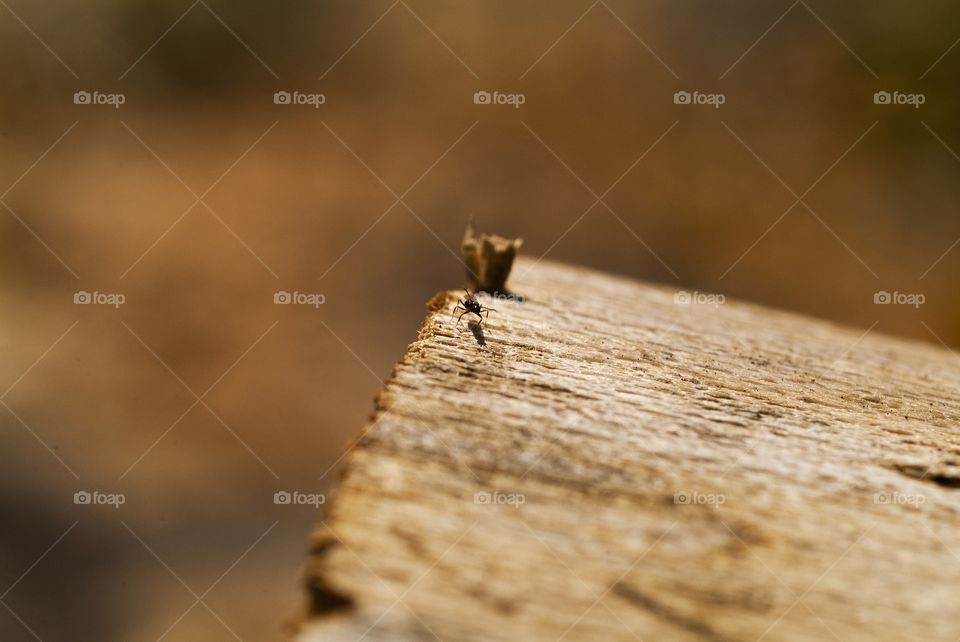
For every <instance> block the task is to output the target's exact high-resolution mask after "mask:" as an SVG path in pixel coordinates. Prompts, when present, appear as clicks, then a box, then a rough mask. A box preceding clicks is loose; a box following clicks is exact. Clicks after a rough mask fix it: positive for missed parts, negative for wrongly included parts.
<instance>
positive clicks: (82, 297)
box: [73, 290, 127, 308]
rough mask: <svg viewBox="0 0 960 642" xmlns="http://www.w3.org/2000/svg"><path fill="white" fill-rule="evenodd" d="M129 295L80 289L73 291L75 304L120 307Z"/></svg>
mask: <svg viewBox="0 0 960 642" xmlns="http://www.w3.org/2000/svg"><path fill="white" fill-rule="evenodd" d="M126 301H127V297H126V296H125V295H123V294H120V293H119V292H96V291H94V292H87V291H86V290H78V291H76V292H74V293H73V303H74V305H112V306H113V307H114V308H119V307H120V306H121V305H123V304H124V303H126Z"/></svg>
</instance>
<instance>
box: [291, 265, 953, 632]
mask: <svg viewBox="0 0 960 642" xmlns="http://www.w3.org/2000/svg"><path fill="white" fill-rule="evenodd" d="M510 285H511V289H512V290H513V291H514V292H516V293H518V294H520V295H523V296H525V297H526V298H527V300H526V302H524V303H516V302H508V301H502V300H499V301H493V300H491V299H490V297H487V296H484V297H481V298H482V300H483V302H484V303H485V304H486V305H490V306H492V307H495V308H497V309H498V312H495V313H491V315H490V321H489V327H487V328H486V329H485V331H484V334H485V342H486V345H485V346H483V347H481V346H479V345H478V343H477V340H476V338H475V336H474V332H473V331H471V329H470V328H468V327H467V325H466V324H465V323H463V324H461V325H460V326H459V327H458V326H456V325H454V324H453V323H451V322H450V319H449V310H450V308H451V306H452V305H453V303H454V301H455V298H456V296H457V293H456V292H450V293H447V294H443V295H440V296H438V297H437V298H436V299H435V300H434V301H433V302H431V304H430V312H429V314H428V316H427V318H426V320H425V322H424V325H423V327H422V329H421V330H420V333H419V336H418V338H417V340H416V341H415V342H414V343H413V344H412V345H411V346H410V347H409V349H408V350H407V353H406V354H405V355H404V357H403V359H402V360H401V361H400V363H399V364H398V365H397V367H396V370H395V372H394V374H393V377H392V378H391V380H390V381H389V383H388V384H387V386H386V388H385V389H384V390H383V392H382V393H381V395H380V396H379V398H378V400H377V405H376V412H375V414H374V417H373V420H372V424H371V425H370V426H369V430H368V432H367V433H366V435H365V437H364V438H363V439H362V440H361V442H360V443H359V445H358V446H357V447H356V448H355V449H354V450H353V451H352V452H351V453H350V455H349V457H348V459H347V463H346V465H345V468H344V472H343V475H342V481H341V483H340V486H339V490H338V492H337V494H336V496H335V498H334V499H333V502H332V506H331V510H330V513H329V514H328V515H327V517H326V518H325V520H324V522H323V524H322V525H321V527H320V528H319V529H318V531H317V533H316V538H315V542H316V544H315V548H314V551H313V556H312V559H311V563H310V566H309V571H308V577H309V583H310V587H311V591H312V593H311V595H312V605H313V614H312V616H311V618H309V619H308V621H307V623H306V624H305V625H304V626H303V627H302V629H301V631H300V634H299V637H300V639H301V640H302V641H304V642H307V641H309V642H313V641H319V640H350V641H355V640H358V639H361V638H362V639H366V640H432V639H435V638H440V639H443V640H458V641H461V640H559V639H565V640H632V639H635V638H642V639H647V640H757V639H761V638H762V639H765V640H832V639H840V640H949V641H950V642H955V641H956V640H957V639H958V637H960V599H958V596H960V427H958V426H960V361H958V358H957V356H956V355H954V354H952V353H950V352H949V351H947V350H943V349H939V348H936V347H934V346H931V345H926V344H920V343H913V342H907V341H903V340H898V339H893V338H889V337H884V336H879V335H877V334H873V333H866V334H865V333H864V331H863V330H857V329H847V328H843V327H839V326H836V325H833V324H830V323H827V322H823V321H818V320H814V319H810V318H806V317H801V316H798V315H794V314H787V313H783V312H777V311H772V310H769V309H764V308H761V307H758V306H753V305H749V304H744V303H739V302H731V301H727V302H726V303H724V304H722V305H707V304H704V302H703V298H702V297H700V302H699V303H694V304H690V305H682V304H678V303H677V302H676V298H677V297H676V291H675V290H670V289H666V288H661V287H653V286H649V285H644V284H638V283H636V282H632V281H629V280H625V279H622V278H616V277H611V276H608V275H603V274H598V273H595V272H590V271H586V270H582V269H578V268H571V267H566V266H561V265H557V264H551V263H548V262H542V263H539V264H533V263H532V262H530V261H519V262H518V265H517V266H516V268H515V276H514V277H513V278H512V280H511V282H510Z"/></svg>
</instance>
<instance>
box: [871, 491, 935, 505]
mask: <svg viewBox="0 0 960 642" xmlns="http://www.w3.org/2000/svg"><path fill="white" fill-rule="evenodd" d="M926 501H927V498H926V497H925V496H924V495H920V494H919V493H917V494H910V493H899V492H896V491H893V492H886V491H885V492H882V493H874V494H873V503H874V504H877V505H878V506H911V507H913V508H920V507H921V506H923V505H924V504H925V503H926Z"/></svg>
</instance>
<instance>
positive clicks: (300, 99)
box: [273, 91, 327, 109]
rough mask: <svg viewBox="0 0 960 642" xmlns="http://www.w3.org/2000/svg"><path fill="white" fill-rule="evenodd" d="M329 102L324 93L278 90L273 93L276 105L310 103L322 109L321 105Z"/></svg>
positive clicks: (311, 105)
mask: <svg viewBox="0 0 960 642" xmlns="http://www.w3.org/2000/svg"><path fill="white" fill-rule="evenodd" d="M325 102H327V97H326V96H325V95H324V94H307V93H304V92H301V91H293V92H289V91H278V92H276V93H274V94H273V104H274V105H308V106H310V107H313V108H314V109H320V105H322V104H324V103H325Z"/></svg>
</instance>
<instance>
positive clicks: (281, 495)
mask: <svg viewBox="0 0 960 642" xmlns="http://www.w3.org/2000/svg"><path fill="white" fill-rule="evenodd" d="M326 502H327V497H326V495H324V494H323V493H302V492H300V491H298V490H294V491H286V490H278V491H277V492H275V493H274V494H273V503H274V504H276V505H277V506H313V507H314V508H320V507H321V506H322V505H323V504H325V503H326Z"/></svg>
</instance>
